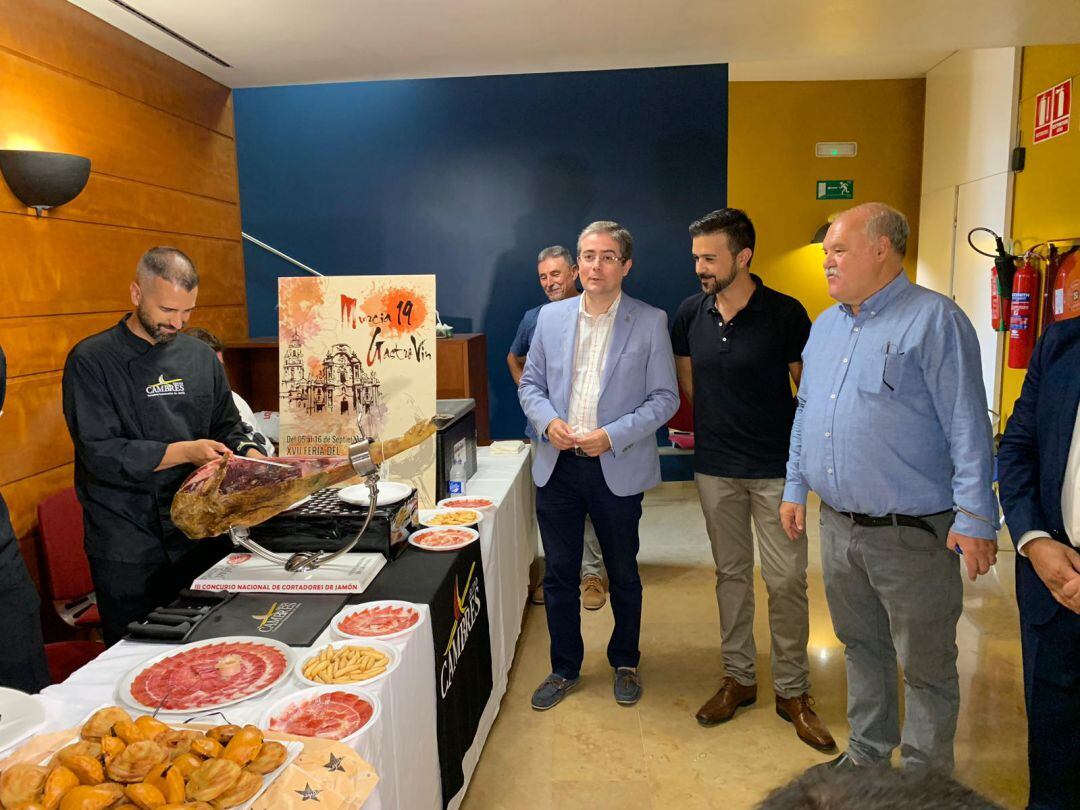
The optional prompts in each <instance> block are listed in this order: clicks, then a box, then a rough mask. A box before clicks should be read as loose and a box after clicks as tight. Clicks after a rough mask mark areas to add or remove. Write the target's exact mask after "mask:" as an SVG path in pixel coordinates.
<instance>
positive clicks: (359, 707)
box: [262, 686, 379, 743]
mask: <svg viewBox="0 0 1080 810" xmlns="http://www.w3.org/2000/svg"><path fill="white" fill-rule="evenodd" d="M378 716H379V700H378V698H376V697H375V696H374V695H372V694H370V693H368V692H365V691H363V690H360V689H353V688H350V687H342V686H315V687H312V688H311V689H304V690H302V691H300V692H293V693H292V694H290V695H288V696H287V697H283V698H282V699H281V700H279V701H278V702H277V703H275V704H274V705H273V706H271V707H270V708H269V709H268V710H267V712H266V714H265V715H263V721H262V725H263V727H264V728H268V729H270V730H271V731H279V732H281V733H283V734H295V735H296V736H298V737H319V738H321V739H324V740H341V741H342V742H346V743H347V742H351V741H352V740H354V739H356V737H357V736H359V734H360V732H362V731H363V730H364V729H366V728H370V727H371V725H372V723H373V722H374V721H375V719H376V718H377V717H378Z"/></svg>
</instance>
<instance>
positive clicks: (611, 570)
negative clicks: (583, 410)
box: [536, 452, 642, 678]
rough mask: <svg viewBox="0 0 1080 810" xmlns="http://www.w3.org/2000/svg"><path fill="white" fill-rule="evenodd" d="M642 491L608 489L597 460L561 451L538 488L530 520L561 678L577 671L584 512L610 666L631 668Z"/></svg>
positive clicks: (637, 619) (637, 630)
mask: <svg viewBox="0 0 1080 810" xmlns="http://www.w3.org/2000/svg"><path fill="white" fill-rule="evenodd" d="M641 500H642V494H641V493H638V494H636V495H626V496H620V495H615V494H614V493H612V491H611V490H610V489H608V485H607V482H606V481H605V480H604V472H603V470H602V469H601V467H600V460H599V459H597V458H582V457H580V456H575V455H574V454H573V453H568V452H564V453H561V454H560V455H559V460H558V461H557V462H556V464H555V469H554V470H553V471H552V473H551V479H550V480H549V481H548V482H547V484H546V485H545V486H542V487H537V489H536V518H537V521H538V522H539V524H540V538H541V540H542V542H543V544H544V556H545V557H546V558H547V572H546V573H545V575H544V608H545V610H546V612H547V622H548V634H549V635H550V636H551V670H552V672H554V673H555V674H556V675H561V676H562V677H564V678H576V677H578V675H579V674H580V670H581V662H582V659H583V658H584V656H585V646H584V643H583V642H582V640H581V598H580V592H579V586H580V582H581V578H580V577H581V557H582V552H583V550H584V529H585V516H586V515H588V516H589V518H590V519H591V520H592V524H593V527H594V528H595V529H596V537H597V539H598V540H599V541H600V551H601V555H602V557H603V560H604V566H605V568H607V573H608V583H609V592H610V594H611V610H612V613H613V614H614V616H615V629H614V630H613V631H612V633H611V640H610V641H609V642H608V648H607V657H608V662H609V663H610V664H611V665H612V666H613V667H636V666H637V664H638V659H639V658H640V657H641V652H640V651H639V650H638V639H639V637H640V635H641V578H640V577H639V576H638V569H637V552H638V521H639V520H640V519H641Z"/></svg>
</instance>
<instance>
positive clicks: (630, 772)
mask: <svg viewBox="0 0 1080 810" xmlns="http://www.w3.org/2000/svg"><path fill="white" fill-rule="evenodd" d="M807 524H808V525H809V527H810V572H809V582H810V608H811V615H810V665H811V676H812V679H813V694H814V696H815V698H816V699H817V711H818V713H819V714H820V715H821V716H822V717H823V718H824V719H825V721H826V722H827V723H828V724H829V726H830V728H831V730H832V732H833V734H834V736H836V738H837V740H838V741H840V740H844V739H846V736H847V733H848V728H847V723H846V720H845V713H844V712H845V693H846V682H845V677H844V662H843V651H842V649H841V648H840V645H839V642H838V641H837V639H836V637H835V636H834V635H833V631H832V625H831V624H830V621H829V614H828V609H827V607H826V604H825V596H824V591H823V587H822V582H821V566H820V559H819V555H818V537H817V515H816V511H815V508H814V506H813V505H812V507H811V514H810V515H809V517H808V520H807ZM641 534H642V546H641V553H640V555H639V558H638V559H639V562H640V565H641V575H642V579H643V580H644V583H645V601H644V609H643V616H642V638H641V650H642V662H641V673H642V677H643V679H644V683H645V695H644V697H643V699H642V701H641V702H640V703H639V704H638V705H637V706H635V707H631V708H626V707H620V706H617V705H616V704H615V702H614V700H613V699H612V695H611V669H610V668H609V667H608V665H607V662H606V660H605V658H604V646H605V644H606V642H607V638H608V634H609V633H610V631H611V624H612V619H611V612H610V607H605V608H604V609H603V610H601V611H596V612H592V613H590V612H587V611H586V612H585V613H584V616H583V619H582V629H583V633H584V636H585V647H586V652H585V664H584V667H583V669H582V676H583V680H582V684H581V686H580V687H579V688H578V690H577V691H576V692H574V693H573V694H571V695H570V696H569V697H568V698H567V699H566V700H565V701H564V702H563V703H562V704H560V705H559V706H557V707H556V708H555V709H553V710H551V711H549V712H534V711H533V710H532V709H531V708H529V697H530V695H531V694H532V690H533V689H534V688H535V687H536V685H537V684H538V683H539V682H540V680H541V679H542V678H543V677H544V676H545V675H546V674H547V673H548V672H549V671H550V666H549V663H548V649H547V645H548V637H547V628H546V625H545V622H544V612H543V608H541V607H530V608H529V609H528V613H527V617H526V621H525V626H524V629H523V632H522V635H521V639H520V640H519V642H518V648H517V656H516V659H515V663H514V668H513V670H512V671H511V673H510V686H509V690H508V692H507V694H506V697H505V698H504V699H503V704H502V710H501V712H500V714H499V717H498V719H497V720H496V722H495V726H494V729H493V730H492V733H491V735H490V737H489V738H488V741H487V745H486V746H485V748H484V752H483V755H482V756H481V759H480V764H479V766H478V768H477V770H476V774H475V776H474V777H473V780H472V784H471V786H470V788H469V792H468V795H467V796H466V798H465V802H464V805H463V806H464V808H465V810H496V808H507V810H519V808H532V809H535V810H543V809H544V808H559V809H560V810H561V809H562V808H595V810H602V808H608V807H611V808H657V809H658V810H659V809H662V808H663V809H666V808H678V810H684V809H685V810H691V809H692V808H713V807H716V808H725V810H738V808H750V807H753V806H754V804H755V803H757V802H758V801H760V800H761V799H762V798H763V797H764V796H765V795H766V794H767V793H768V792H769V791H770V790H771V789H772V788H774V787H776V786H778V785H781V784H783V783H784V782H786V781H787V780H788V779H790V778H792V777H794V776H796V775H797V774H798V773H800V772H801V771H802V770H803V769H805V768H807V767H808V766H810V765H814V764H816V763H819V762H824V761H826V760H827V759H828V757H827V756H826V755H824V754H819V753H817V752H816V751H814V750H813V749H811V748H809V747H807V746H806V745H804V744H803V743H801V742H800V741H799V740H798V739H797V738H796V736H795V734H794V732H793V731H792V730H791V726H790V725H788V724H787V723H785V722H784V721H782V720H781V719H780V718H779V717H777V716H776V713H775V711H774V707H773V700H772V692H771V690H770V689H769V688H768V684H769V683H770V679H769V655H768V650H769V646H768V625H767V619H768V617H767V612H766V610H765V604H766V602H765V591H764V584H763V583H762V582H761V580H760V576H759V577H758V582H757V606H758V610H757V615H756V621H755V637H756V639H757V645H758V673H759V674H758V679H759V691H758V702H757V704H755V705H754V706H752V707H750V708H749V709H743V710H740V712H739V714H738V715H736V717H735V719H734V720H732V721H731V722H729V723H727V724H724V725H722V726H717V727H715V728H710V729H706V728H702V727H701V726H699V725H698V724H697V723H696V722H695V721H694V712H695V711H696V710H697V708H698V707H699V706H700V704H701V703H703V702H704V701H705V700H706V699H707V698H708V697H709V696H710V695H711V694H712V693H713V692H714V691H715V689H716V687H717V684H718V682H719V680H720V676H721V672H720V654H719V646H720V625H719V619H718V617H717V609H716V601H715V596H714V593H715V592H714V585H715V577H714V573H713V568H712V558H711V556H710V554H709V550H708V541H707V539H706V536H705V525H704V521H703V519H702V517H701V511H700V508H699V507H698V502H697V496H696V494H695V491H694V488H693V485H692V484H679V483H675V484H665V485H663V486H662V487H660V488H658V489H656V490H653V491H652V492H650V493H649V494H648V495H647V496H646V501H645V516H644V518H643V520H642V532H641ZM965 587H966V592H965V604H964V615H963V617H962V618H961V620H960V626H959V630H958V633H957V636H958V638H957V640H958V644H959V647H960V662H959V667H960V679H961V689H962V700H963V703H962V706H961V712H960V722H959V728H958V730H957V737H956V761H957V772H956V775H957V778H959V779H960V780H961V781H963V782H965V783H966V784H968V785H970V786H972V787H974V788H976V789H977V790H979V791H981V792H982V793H984V794H985V795H986V796H988V797H990V798H992V799H994V800H996V801H998V802H1000V803H1002V804H1004V805H1005V806H1007V807H1023V805H1024V801H1025V799H1026V795H1027V771H1026V762H1025V745H1026V744H1025V733H1026V730H1025V729H1026V727H1025V720H1024V708H1023V685H1022V680H1021V667H1020V642H1019V638H1018V627H1017V619H1016V606H1015V601H1014V591H1013V554H1012V552H1011V551H1010V552H1004V551H1003V552H1002V553H1001V554H1000V555H999V562H998V564H997V566H996V569H995V570H994V572H993V573H991V574H990V575H989V576H987V577H985V578H980V579H979V581H978V582H977V583H975V584H974V585H972V584H971V583H967V582H966V579H965Z"/></svg>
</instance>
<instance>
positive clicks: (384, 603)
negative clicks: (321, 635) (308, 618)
mask: <svg viewBox="0 0 1080 810" xmlns="http://www.w3.org/2000/svg"><path fill="white" fill-rule="evenodd" d="M372 608H376V609H377V608H410V609H411V610H414V611H416V615H417V616H418V617H419V618H418V619H417V620H416V622H415V623H414V624H411V625H409V626H408V627H406V628H405V629H404V630H398V631H396V632H393V633H386V634H385V635H377V636H354V635H353V634H352V633H346V632H345V631H344V630H342V629H340V627H339V625H340V624H341V623H342V622H343V621H345V619H347V618H348V617H349V616H351V615H353V614H354V613H360V612H361V611H364V610H371V609H372ZM423 623H424V611H422V610H421V609H420V606H419V605H415V604H413V603H412V602H402V601H401V600H400V599H380V600H379V601H377V602H365V603H364V604H362V605H349V606H348V607H347V608H345V609H344V610H343V611H341V612H340V613H339V614H338V615H337V616H335V617H334V620H333V621H332V622H330V626H331V627H332V628H333V630H334V635H336V636H337V637H338V638H348V639H352V640H354V641H364V640H366V639H372V638H375V639H382V640H383V641H386V640H387V639H391V638H398V637H400V636H403V635H405V634H406V633H411V632H412V631H413V630H415V629H416V628H417V627H419V626H420V625H422V624H423Z"/></svg>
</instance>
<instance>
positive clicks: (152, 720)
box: [135, 714, 169, 740]
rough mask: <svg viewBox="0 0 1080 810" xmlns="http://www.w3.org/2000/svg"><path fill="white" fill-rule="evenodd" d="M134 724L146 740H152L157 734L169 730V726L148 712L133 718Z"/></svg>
mask: <svg viewBox="0 0 1080 810" xmlns="http://www.w3.org/2000/svg"><path fill="white" fill-rule="evenodd" d="M135 725H137V726H138V727H139V728H140V729H141V730H142V733H143V736H144V737H146V739H148V740H152V739H154V738H155V737H157V735H158V734H163V733H164V732H166V731H169V727H168V726H167V725H165V724H164V723H162V722H161V721H160V720H158V719H157V718H156V717H151V716H150V715H148V714H143V715H139V716H138V717H136V718H135Z"/></svg>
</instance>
